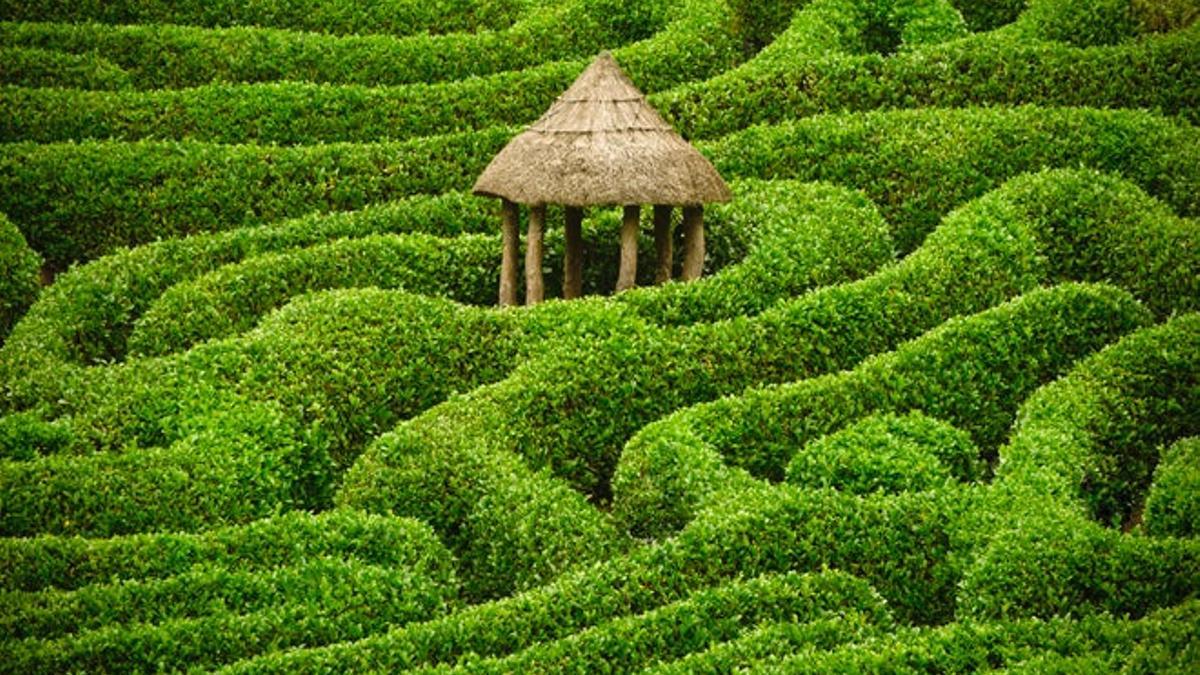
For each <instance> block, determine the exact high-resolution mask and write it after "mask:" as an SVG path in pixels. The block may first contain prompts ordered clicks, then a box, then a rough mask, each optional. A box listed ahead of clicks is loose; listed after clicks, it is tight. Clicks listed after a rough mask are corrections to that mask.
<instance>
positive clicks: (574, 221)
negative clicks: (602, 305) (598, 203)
mask: <svg viewBox="0 0 1200 675" xmlns="http://www.w3.org/2000/svg"><path fill="white" fill-rule="evenodd" d="M566 219H567V242H566V243H567V253H566V256H565V257H564V258H563V297H564V298H566V299H568V300H571V299H573V298H578V297H581V296H582V295H583V209H581V208H578V207H575V206H568V207H567V209H566Z"/></svg>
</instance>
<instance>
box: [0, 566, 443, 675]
mask: <svg viewBox="0 0 1200 675" xmlns="http://www.w3.org/2000/svg"><path fill="white" fill-rule="evenodd" d="M269 574H271V575H273V576H274V577H275V578H274V580H273V581H274V582H275V583H280V584H284V586H282V587H281V588H280V590H281V591H282V592H283V593H284V594H283V595H275V596H274V598H273V600H274V602H272V603H271V604H269V605H268V606H266V607H264V608H261V609H255V610H252V611H243V609H242V608H241V607H239V606H238V605H239V603H238V602H234V603H231V604H232V606H221V600H219V599H214V603H215V605H216V607H217V608H219V609H217V610H216V611H214V612H212V613H211V614H207V615H202V616H197V617H181V618H167V619H166V620H163V621H161V622H158V623H144V622H134V623H109V624H106V625H105V626H103V627H101V628H97V629H94V630H85V631H83V632H80V633H78V634H74V635H65V636H62V637H58V638H55V639H49V640H41V639H28V640H21V641H10V642H7V643H6V644H4V650H5V652H6V653H7V654H8V658H6V660H5V662H4V664H3V665H2V666H0V670H3V671H4V672H11V673H21V672H31V671H32V672H67V671H72V672H74V671H88V672H130V671H137V672H145V671H150V670H155V671H161V670H171V671H176V670H183V669H194V668H209V669H211V668H213V667H215V666H219V665H221V664H225V663H230V662H233V661H236V660H238V659H243V658H247V657H252V656H255V655H258V654H262V653H271V652H275V651H278V650H283V649H287V648H289V647H300V646H307V647H311V646H317V645H322V644H330V643H336V642H342V641H346V640H354V639H358V638H362V637H364V636H366V635H370V634H371V633H374V632H378V631H381V630H384V629H386V628H389V627H391V626H398V625H404V624H405V623H408V622H411V621H419V620H422V619H427V618H429V617H432V616H438V615H444V614H445V613H446V611H447V609H448V607H447V600H448V599H449V598H448V597H447V593H446V591H447V589H446V588H444V587H442V586H440V585H438V584H437V583H435V582H433V581H432V580H430V579H428V578H422V577H421V576H418V575H414V574H413V573H412V571H411V570H405V569H399V570H391V569H385V568H381V567H374V566H369V565H359V564H356V563H346V562H342V561H332V562H330V563H327V564H314V565H309V566H306V567H305V568H302V569H300V570H298V575H297V576H298V577H299V578H298V579H297V582H296V583H295V584H289V583H288V580H287V579H286V575H287V574H288V573H287V572H279V571H276V572H272V573H269ZM305 587H307V590H306V589H305ZM227 590H229V591H234V590H235V589H232V588H230V589H227ZM189 600H190V599H189ZM203 600H204V597H203V593H202V592H198V593H197V594H196V596H195V601H203ZM237 600H239V601H240V600H241V598H238V599H237Z"/></svg>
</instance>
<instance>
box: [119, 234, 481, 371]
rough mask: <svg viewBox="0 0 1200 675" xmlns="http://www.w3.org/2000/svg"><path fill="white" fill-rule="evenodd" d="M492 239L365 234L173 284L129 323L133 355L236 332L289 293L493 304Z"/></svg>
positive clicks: (182, 346) (178, 348)
mask: <svg viewBox="0 0 1200 675" xmlns="http://www.w3.org/2000/svg"><path fill="white" fill-rule="evenodd" d="M499 244H500V242H499V241H498V240H497V239H496V238H495V237H485V236H471V235H463V236H459V237H455V238H453V239H440V238H437V237H432V236H427V235H422V234H404V235H370V236H367V237H363V238H360V239H349V240H338V241H334V242H331V243H328V244H320V245H316V246H312V247H309V248H305V249H299V250H295V251H286V252H280V253H274V254H265V255H258V256H255V257H253V258H250V259H248V260H243V261H242V262H239V263H236V264H232V265H226V266H224V267H221V268H219V269H217V270H215V271H213V272H210V273H208V274H206V275H204V276H201V277H198V278H196V279H195V280H192V281H187V282H182V283H179V284H176V285H175V286H172V287H171V288H170V289H168V290H167V291H166V292H165V293H163V295H162V296H160V297H159V298H158V299H157V300H156V301H155V302H154V303H153V304H152V305H150V307H149V308H147V310H146V312H145V313H144V314H143V315H142V316H141V317H139V318H138V319H137V321H136V322H135V323H134V328H133V332H132V333H131V334H130V336H129V341H128V343H127V348H128V350H129V353H130V354H132V355H146V354H151V355H153V354H168V353H171V352H175V351H181V350H183V349H185V348H187V347H190V346H192V345H194V344H196V343H198V342H201V341H203V340H206V339H210V338H213V337H223V336H227V335H234V334H237V333H241V332H243V331H245V330H247V329H249V328H251V327H252V326H253V325H254V324H255V323H257V322H258V320H259V319H260V318H261V317H262V315H263V314H266V313H267V312H268V311H270V310H271V309H274V308H276V307H278V306H280V305H282V304H283V303H285V302H287V301H288V300H289V299H291V297H292V296H294V295H300V294H302V293H305V292H308V291H314V290H322V289H327V288H353V287H360V286H374V287H379V288H398V289H403V290H408V291H410V292H413V293H419V294H422V295H430V296H438V297H446V298H450V299H453V300H455V301H458V302H463V303H469V304H475V305H483V304H489V303H493V302H495V295H496V278H495V277H496V274H495V269H496V268H497V267H498V262H499V261H497V260H496V258H497V256H496V252H497V250H498V249H499V248H500V245H499Z"/></svg>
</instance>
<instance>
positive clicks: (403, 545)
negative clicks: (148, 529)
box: [0, 509, 454, 591]
mask: <svg viewBox="0 0 1200 675" xmlns="http://www.w3.org/2000/svg"><path fill="white" fill-rule="evenodd" d="M320 557H335V558H341V559H345V560H358V561H361V562H363V563H364V564H369V565H379V566H382V567H393V568H407V569H412V570H415V571H416V572H418V573H420V574H425V575H428V576H430V577H432V578H434V579H438V580H441V581H442V582H444V583H445V584H447V585H452V584H453V583H454V566H453V561H452V560H451V558H450V557H449V555H448V553H447V551H446V549H445V547H444V546H442V544H441V542H440V541H439V540H438V538H437V535H435V534H434V533H433V531H432V530H431V529H429V526H428V525H425V524H424V523H421V522H419V521H416V520H412V519H409V518H394V517H389V516H378V515H373V514H368V513H363V512H361V511H351V510H345V509H336V510H331V511H326V512H324V513H321V514H316V515H314V514H311V513H306V512H303V511H293V512H290V513H286V514H283V515H280V516H275V517H272V518H268V519H265V520H257V521H254V522H250V523H246V524H244V525H236V526H227V527H220V528H214V529H210V530H206V531H204V532H200V533H195V534H181V533H167V534H134V535H127V536H121V537H113V538H110V539H84V538H82V537H79V536H73V537H60V536H54V535H48V534H42V535H38V536H36V537H31V538H11V537H4V538H0V561H3V563H4V564H3V565H0V587H2V588H4V589H5V590H8V591H14V590H19V591H42V590H45V589H61V590H71V589H77V588H83V587H86V586H89V585H92V584H104V583H113V582H120V581H127V580H141V581H143V582H145V581H147V580H149V579H161V578H167V577H172V576H176V575H179V574H183V573H186V572H188V571H189V570H191V569H193V568H208V567H212V568H233V569H238V570H241V571H245V572H250V571H264V570H269V569H271V568H275V567H280V566H286V565H289V564H296V563H298V562H300V561H303V560H305V559H311V558H320Z"/></svg>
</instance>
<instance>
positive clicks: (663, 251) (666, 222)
mask: <svg viewBox="0 0 1200 675" xmlns="http://www.w3.org/2000/svg"><path fill="white" fill-rule="evenodd" d="M654 250H655V251H656V252H657V253H658V265H657V267H656V269H655V272H654V283H656V284H664V283H666V282H668V281H670V280H671V265H672V258H673V257H674V255H675V251H673V250H672V246H671V207H670V206H663V205H661V204H657V205H655V207H654Z"/></svg>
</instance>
